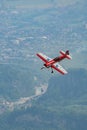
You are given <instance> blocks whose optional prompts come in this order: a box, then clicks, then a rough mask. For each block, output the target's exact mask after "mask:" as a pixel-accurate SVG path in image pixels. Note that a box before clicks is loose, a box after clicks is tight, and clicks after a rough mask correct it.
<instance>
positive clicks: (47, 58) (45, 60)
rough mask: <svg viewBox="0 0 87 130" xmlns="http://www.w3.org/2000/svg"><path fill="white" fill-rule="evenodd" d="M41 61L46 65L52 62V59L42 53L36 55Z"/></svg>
mask: <svg viewBox="0 0 87 130" xmlns="http://www.w3.org/2000/svg"><path fill="white" fill-rule="evenodd" d="M36 55H37V56H38V57H39V58H40V59H41V60H43V61H44V62H45V63H47V62H49V61H50V60H52V59H51V58H49V57H48V56H46V55H44V54H42V53H37V54H36Z"/></svg>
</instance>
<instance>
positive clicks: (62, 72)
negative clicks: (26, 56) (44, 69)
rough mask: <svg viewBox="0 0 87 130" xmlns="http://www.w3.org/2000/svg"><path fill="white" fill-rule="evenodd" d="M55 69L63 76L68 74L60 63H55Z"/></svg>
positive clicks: (53, 66)
mask: <svg viewBox="0 0 87 130" xmlns="http://www.w3.org/2000/svg"><path fill="white" fill-rule="evenodd" d="M51 67H52V68H53V69H55V70H57V71H58V72H60V73H61V74H63V75H64V74H67V71H66V70H65V69H64V68H63V67H62V66H61V65H59V64H58V63H55V64H53V65H52V66H51Z"/></svg>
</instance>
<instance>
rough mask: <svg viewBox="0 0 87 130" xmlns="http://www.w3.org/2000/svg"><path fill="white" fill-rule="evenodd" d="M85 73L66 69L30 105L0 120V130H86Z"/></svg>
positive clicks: (82, 70)
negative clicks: (66, 71) (66, 72)
mask: <svg viewBox="0 0 87 130" xmlns="http://www.w3.org/2000/svg"><path fill="white" fill-rule="evenodd" d="M86 85H87V71H86V70H84V69H79V70H69V74H68V75H66V76H64V77H63V76H58V75H56V76H53V77H52V78H51V79H50V80H49V87H48V91H47V93H46V94H45V95H44V96H42V97H40V98H39V99H38V100H36V101H34V102H33V106H32V107H30V108H27V109H23V110H20V111H19V110H16V111H14V112H12V113H8V114H4V115H3V116H1V117H0V122H2V123H1V125H0V128H1V129H2V130H5V129H9V130H12V129H13V128H14V130H25V129H26V130H28V129H30V130H38V129H40V130H73V129H74V130H82V129H84V130H86V129H87V123H86V122H87V87H86Z"/></svg>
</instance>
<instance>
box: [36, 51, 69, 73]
mask: <svg viewBox="0 0 87 130" xmlns="http://www.w3.org/2000/svg"><path fill="white" fill-rule="evenodd" d="M60 54H61V55H60V56H58V57H56V58H54V59H51V58H49V57H47V56H46V55H44V54H42V53H37V56H38V57H39V58H40V59H42V60H43V61H44V62H45V63H44V66H45V67H46V68H49V67H51V68H53V69H55V70H57V71H59V72H60V73H62V74H66V73H67V71H66V70H65V69H63V67H62V66H60V65H59V64H58V63H57V62H60V61H62V60H63V59H65V58H67V59H72V57H71V56H70V55H69V51H68V50H67V51H66V52H64V51H60Z"/></svg>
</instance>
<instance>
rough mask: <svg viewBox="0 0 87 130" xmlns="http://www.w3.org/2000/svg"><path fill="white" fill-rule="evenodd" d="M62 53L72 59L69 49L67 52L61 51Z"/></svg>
mask: <svg viewBox="0 0 87 130" xmlns="http://www.w3.org/2000/svg"><path fill="white" fill-rule="evenodd" d="M60 54H61V55H64V56H65V57H66V58H67V59H72V57H71V56H70V55H69V50H67V51H66V52H64V51H60Z"/></svg>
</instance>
